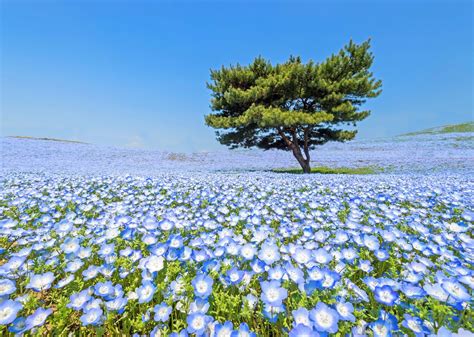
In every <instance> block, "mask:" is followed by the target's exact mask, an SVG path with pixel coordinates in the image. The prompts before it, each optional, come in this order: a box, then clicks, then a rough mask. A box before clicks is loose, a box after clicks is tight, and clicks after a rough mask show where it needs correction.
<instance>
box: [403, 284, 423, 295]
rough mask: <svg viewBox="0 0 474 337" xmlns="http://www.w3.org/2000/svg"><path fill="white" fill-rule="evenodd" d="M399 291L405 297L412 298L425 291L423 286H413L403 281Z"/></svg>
mask: <svg viewBox="0 0 474 337" xmlns="http://www.w3.org/2000/svg"><path fill="white" fill-rule="evenodd" d="M401 291H402V292H403V293H404V294H405V296H406V297H408V298H413V299H419V298H422V297H424V296H425V295H426V292H425V291H424V290H423V288H421V287H418V286H414V285H412V284H410V283H404V284H403V285H402V287H401Z"/></svg>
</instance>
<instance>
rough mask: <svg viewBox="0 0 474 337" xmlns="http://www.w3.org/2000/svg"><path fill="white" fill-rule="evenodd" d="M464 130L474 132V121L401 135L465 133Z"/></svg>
mask: <svg viewBox="0 0 474 337" xmlns="http://www.w3.org/2000/svg"><path fill="white" fill-rule="evenodd" d="M464 132H474V122H467V123H461V124H451V125H444V126H438V127H434V128H429V129H425V130H420V131H415V132H408V133H404V134H402V135H400V136H417V135H436V134H444V133H464Z"/></svg>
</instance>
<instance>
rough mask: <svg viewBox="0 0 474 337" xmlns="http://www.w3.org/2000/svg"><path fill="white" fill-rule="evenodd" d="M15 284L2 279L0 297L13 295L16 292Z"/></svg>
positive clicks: (0, 280) (0, 281)
mask: <svg viewBox="0 0 474 337" xmlns="http://www.w3.org/2000/svg"><path fill="white" fill-rule="evenodd" d="M15 290H16V286H15V282H14V281H12V280H9V279H0V297H1V296H6V295H11V294H13V293H14V292H15Z"/></svg>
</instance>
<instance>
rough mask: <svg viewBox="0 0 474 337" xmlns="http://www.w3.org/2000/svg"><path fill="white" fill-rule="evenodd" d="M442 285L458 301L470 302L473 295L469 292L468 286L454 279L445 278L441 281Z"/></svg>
mask: <svg viewBox="0 0 474 337" xmlns="http://www.w3.org/2000/svg"><path fill="white" fill-rule="evenodd" d="M441 287H443V289H444V290H445V291H446V292H447V293H448V294H449V295H450V296H452V297H453V298H454V299H455V300H456V301H459V302H469V301H470V300H471V295H469V293H468V292H467V290H466V288H465V287H464V286H463V285H462V284H461V283H459V282H457V281H455V280H453V279H445V280H443V281H442V282H441Z"/></svg>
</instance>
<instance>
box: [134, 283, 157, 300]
mask: <svg viewBox="0 0 474 337" xmlns="http://www.w3.org/2000/svg"><path fill="white" fill-rule="evenodd" d="M155 291H156V287H155V286H154V284H153V283H151V282H150V281H145V282H143V283H142V285H141V286H140V287H138V288H137V289H136V293H137V296H138V303H148V302H150V301H151V299H152V298H153V295H154V294H155Z"/></svg>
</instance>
